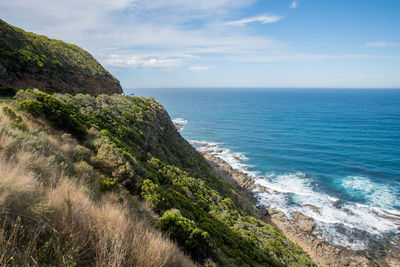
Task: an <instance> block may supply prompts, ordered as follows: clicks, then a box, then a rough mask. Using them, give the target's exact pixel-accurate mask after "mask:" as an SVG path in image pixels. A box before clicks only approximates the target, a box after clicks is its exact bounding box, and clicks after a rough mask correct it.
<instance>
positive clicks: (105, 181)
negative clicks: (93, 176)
mask: <svg viewBox="0 0 400 267" xmlns="http://www.w3.org/2000/svg"><path fill="white" fill-rule="evenodd" d="M99 185H100V191H102V192H106V191H114V190H116V189H117V188H118V182H117V179H115V178H102V177H101V178H100V181H99Z"/></svg>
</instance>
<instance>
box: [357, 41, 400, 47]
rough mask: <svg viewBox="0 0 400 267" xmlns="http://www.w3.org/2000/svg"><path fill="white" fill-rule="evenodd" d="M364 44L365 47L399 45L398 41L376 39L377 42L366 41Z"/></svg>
mask: <svg viewBox="0 0 400 267" xmlns="http://www.w3.org/2000/svg"><path fill="white" fill-rule="evenodd" d="M365 46H367V47H394V46H400V42H384V41H377V42H370V43H366V44H365Z"/></svg>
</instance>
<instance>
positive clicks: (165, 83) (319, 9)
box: [0, 0, 400, 88]
mask: <svg viewBox="0 0 400 267" xmlns="http://www.w3.org/2000/svg"><path fill="white" fill-rule="evenodd" d="M399 14H400V1H399V0H200V1H199V0H68V1H64V0H0V18H1V19H3V20H5V21H6V22H8V23H10V24H12V25H15V26H18V27H21V28H23V29H25V30H27V31H31V32H35V33H39V34H43V35H47V36H49V37H50V38H56V39H60V40H64V41H66V42H70V43H74V44H77V45H79V46H81V47H82V48H84V49H86V50H87V51H89V52H90V53H92V54H93V55H94V57H95V58H96V59H98V60H99V61H100V63H101V64H102V65H103V66H104V67H105V68H107V69H108V70H109V71H110V72H111V73H112V74H113V75H114V76H115V77H117V78H118V79H119V80H120V81H121V85H122V86H123V88H176V87H179V88H181V87H182V88H191V87H212V88H216V87H261V88H400V16H399Z"/></svg>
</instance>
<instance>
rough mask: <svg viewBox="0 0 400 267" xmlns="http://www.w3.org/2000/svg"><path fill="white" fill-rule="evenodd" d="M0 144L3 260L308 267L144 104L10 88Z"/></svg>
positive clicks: (155, 107) (150, 102) (161, 114)
mask: <svg viewBox="0 0 400 267" xmlns="http://www.w3.org/2000/svg"><path fill="white" fill-rule="evenodd" d="M0 140H1V142H0V144H1V149H0V158H1V168H2V170H1V172H0V173H1V175H0V194H1V197H0V199H1V203H0V205H1V211H2V216H1V217H2V221H1V222H0V225H1V230H0V242H1V243H2V246H1V247H2V249H1V251H0V263H2V264H10V263H15V264H17V265H23V264H26V265H43V264H50V265H62V264H67V265H91V264H92V265H100V266H101V265H104V266H105V265H107V266H108V265H110V264H111V265H112V264H116V265H138V266H190V265H193V264H202V265H212V264H217V265H239V266H266V265H267V266H286V265H289V266H313V263H312V261H311V260H310V259H309V257H308V256H307V255H306V254H305V253H304V252H303V251H302V249H301V248H300V247H299V246H297V245H295V244H293V243H292V242H291V241H289V240H288V239H287V238H286V237H285V236H284V235H283V234H282V233H280V232H278V231H277V230H276V229H275V228H273V227H272V226H270V225H268V224H266V223H264V222H262V221H260V220H258V219H256V215H255V214H254V207H253V206H252V204H251V203H249V202H248V201H247V200H246V199H245V198H244V197H242V196H241V195H240V193H239V192H237V191H236V190H235V189H233V188H232V187H231V185H230V184H229V183H227V182H226V181H224V180H223V179H222V178H221V177H220V176H218V175H217V174H216V173H215V172H214V171H213V169H212V168H211V167H210V166H209V165H208V163H207V162H206V160H205V159H204V158H203V157H202V156H201V155H200V154H199V153H198V152H196V151H195V150H194V149H193V148H192V147H191V146H190V144H189V143H188V142H187V141H186V140H184V139H183V138H182V137H181V136H180V134H179V133H178V131H177V130H176V129H175V127H174V125H173V123H172V122H171V120H170V118H169V116H168V113H167V112H166V111H165V109H164V108H163V107H162V106H161V105H160V104H159V103H158V102H157V101H155V100H154V99H152V98H139V97H131V96H120V95H111V96H109V95H100V96H97V97H95V96H91V95H83V94H77V95H75V96H73V95H69V94H65V95H63V94H54V95H50V94H47V93H44V92H41V91H33V90H25V91H19V92H18V93H17V95H16V96H15V100H13V101H9V102H8V104H3V105H2V115H1V117H0ZM170 240H171V241H170ZM175 244H176V245H175ZM182 251H183V252H182ZM185 255H188V256H189V257H190V259H189V258H188V256H185Z"/></svg>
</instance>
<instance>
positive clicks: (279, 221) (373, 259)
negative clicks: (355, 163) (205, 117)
mask: <svg viewBox="0 0 400 267" xmlns="http://www.w3.org/2000/svg"><path fill="white" fill-rule="evenodd" d="M200 153H202V154H203V156H204V157H205V158H206V159H207V161H208V162H209V164H210V166H211V167H213V168H214V170H215V171H216V172H217V173H219V174H220V175H221V176H222V177H223V178H225V180H227V181H228V182H230V183H231V184H232V185H233V186H234V188H235V189H237V190H238V191H240V192H241V193H242V194H243V195H244V196H245V197H246V198H248V199H249V200H250V201H251V202H252V203H253V204H255V205H257V204H258V202H259V201H258V199H257V197H256V196H255V195H254V193H253V191H254V190H257V191H259V192H261V193H268V188H266V187H264V186H262V185H259V184H255V182H254V179H253V178H252V177H250V176H249V175H247V174H246V173H243V172H241V171H238V170H236V169H233V168H232V167H231V166H230V165H229V164H228V163H227V162H226V161H224V160H223V159H221V158H219V157H217V156H215V155H213V153H212V152H210V151H201V152H200ZM307 206H308V207H309V208H310V209H313V210H314V211H315V212H318V208H317V207H315V206H313V205H310V204H309V205H307ZM257 209H258V210H257V214H258V217H259V219H261V220H263V221H265V222H267V223H269V224H271V225H273V226H275V227H276V228H277V229H279V230H280V231H281V232H282V233H283V234H285V235H286V236H287V237H288V238H289V239H290V240H291V241H292V242H294V243H296V244H298V245H299V246H301V247H302V248H303V250H304V251H305V252H306V253H308V254H309V256H310V257H311V259H312V260H313V261H314V262H315V263H317V264H319V265H321V266H384V267H395V266H400V252H395V253H394V255H391V256H388V255H380V256H376V255H371V254H370V253H369V252H368V251H354V250H351V249H350V247H347V248H344V247H340V246H334V245H332V244H330V243H329V242H327V241H325V240H324V238H321V237H319V236H317V235H316V233H315V232H316V231H314V229H315V225H316V224H315V221H314V219H313V218H311V217H308V216H306V215H304V214H302V213H300V212H293V213H292V217H293V219H288V218H287V217H286V216H285V214H284V213H283V212H282V211H279V210H275V209H269V210H267V208H266V207H265V206H262V205H260V206H257Z"/></svg>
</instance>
